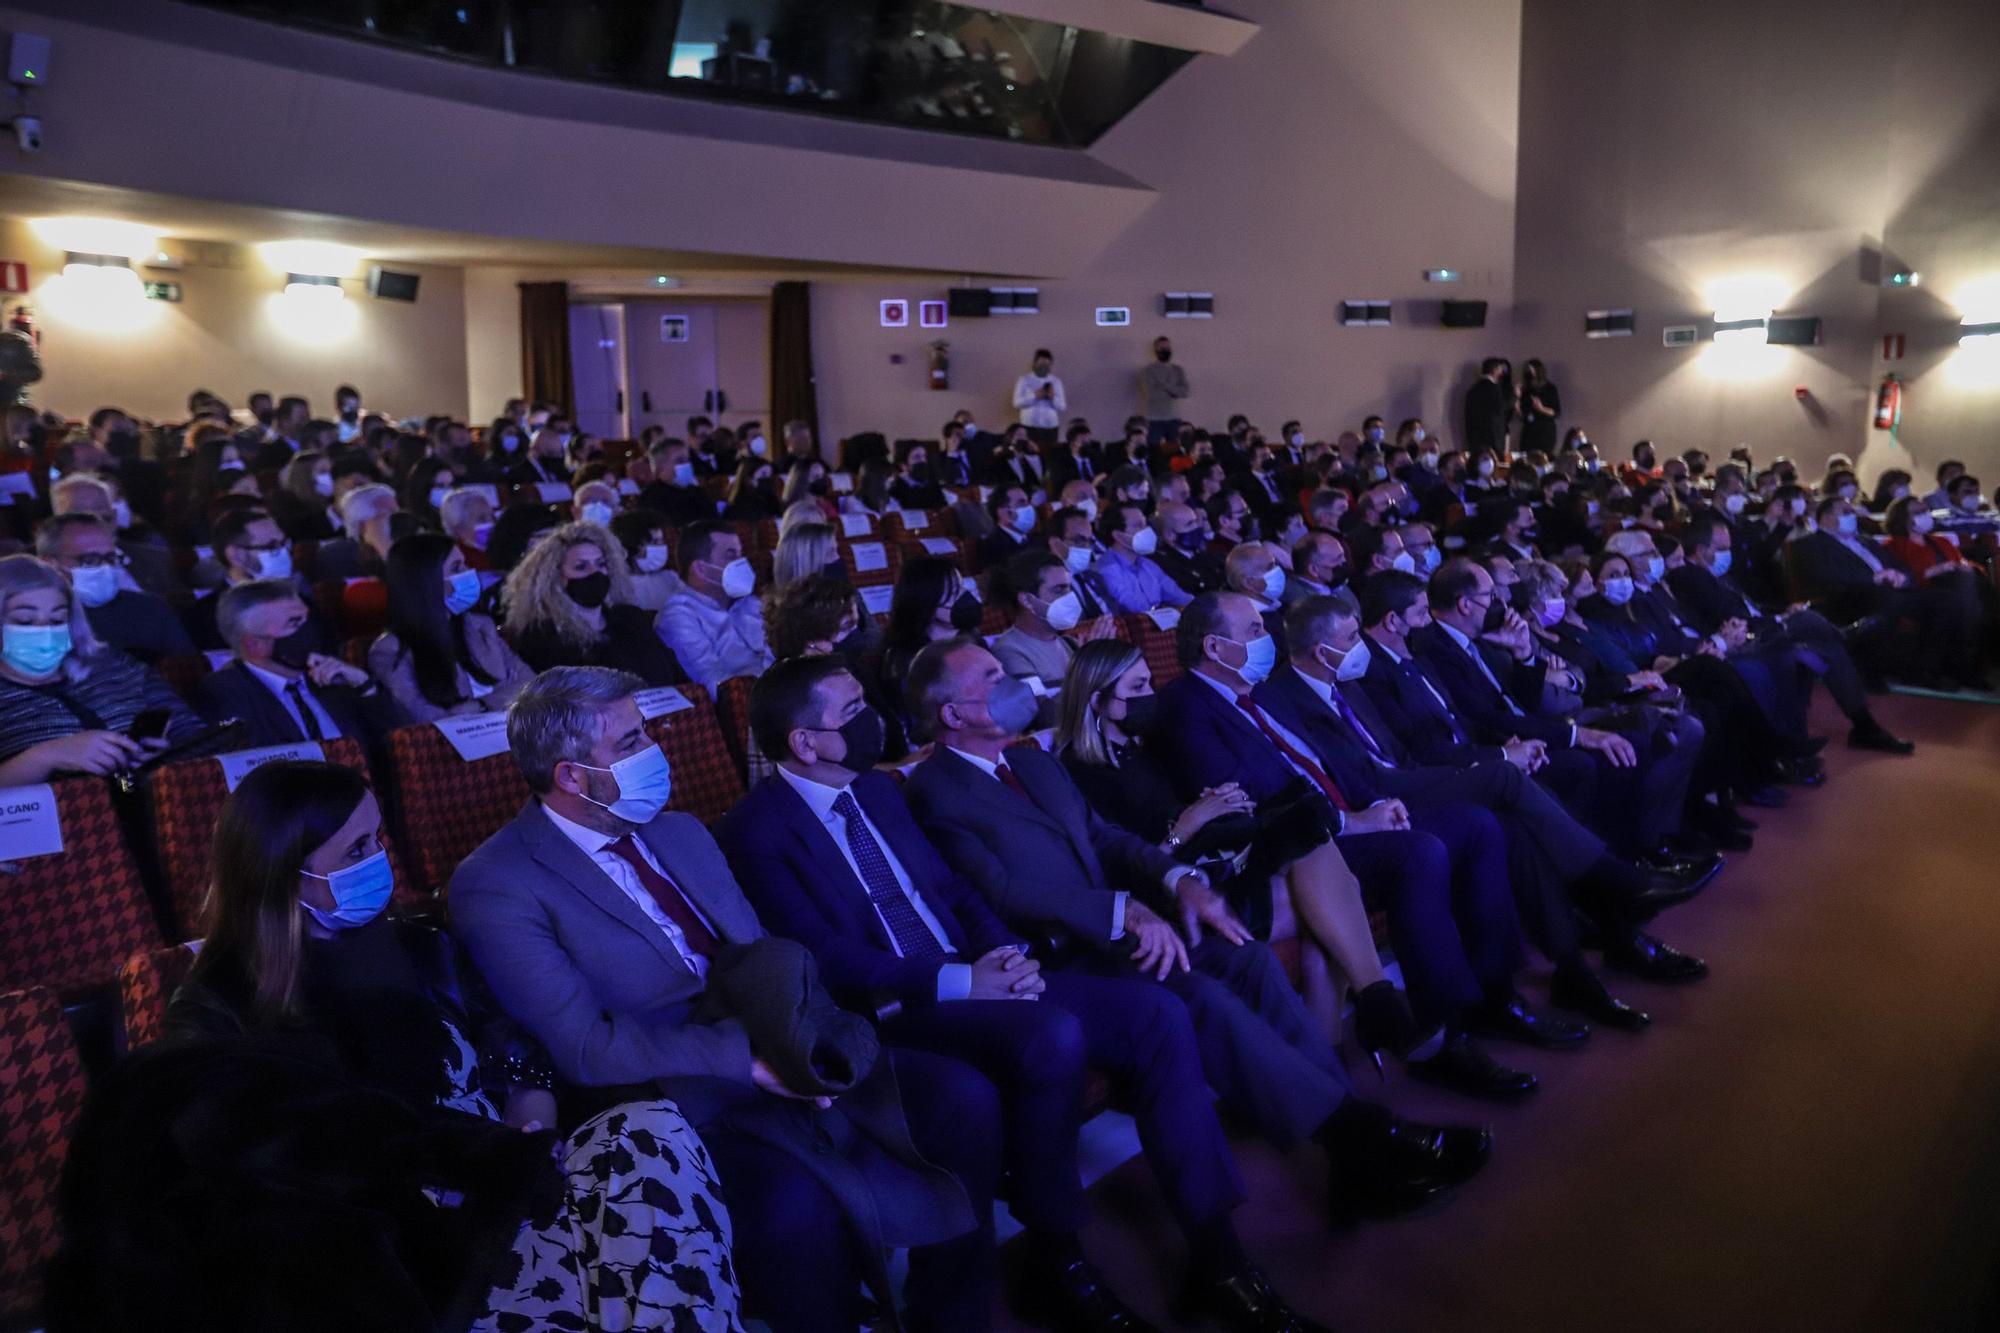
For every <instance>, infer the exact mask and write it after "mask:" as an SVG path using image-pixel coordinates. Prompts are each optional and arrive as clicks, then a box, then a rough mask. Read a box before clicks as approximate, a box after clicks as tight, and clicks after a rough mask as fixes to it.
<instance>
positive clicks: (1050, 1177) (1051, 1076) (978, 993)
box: [716, 557, 1275, 1330]
mask: <svg viewBox="0 0 2000 1333" xmlns="http://www.w3.org/2000/svg"><path fill="white" fill-rule="evenodd" d="M1044 558H1046V557H1044ZM750 726H751V730H752V732H753V733H754V734H755V735H756V736H757V738H758V746H759V748H760V749H761V751H762V752H763V753H764V754H766V755H770V756H772V757H773V758H776V759H777V761H778V772H777V775H776V776H774V777H770V778H766V779H765V780H764V781H763V782H760V783H759V784H757V786H755V787H753V788H752V789H751V791H750V794H749V795H748V796H747V797H746V798H745V799H744V801H743V802H742V804H740V805H738V806H737V807H736V808H735V809H734V810H732V811H730V812H729V814H728V815H727V816H726V817H725V818H724V819H723V820H722V822H721V823H720V824H719V825H718V826H717V828H716V837H717V840H718V841H719V842H720V843H721V844H722V849H723V852H724V853H725V854H726V855H727V856H728V857H729V862H730V867H731V869H733V870H734V871H735V872H736V875H737V878H738V880H739V882H740V883H741V884H742V885H743V891H744V893H745V894H746V895H747V896H748V897H749V899H750V901H751V903H752V904H753V905H754V906H755V907H756V908H757V910H758V914H759V916H761V917H762V918H763V920H764V921H766V922H767V923H769V925H770V926H771V928H772V929H773V930H775V931H777V932H779V933H780V934H784V935H789V936H791V937H793V938H795V939H797V940H799V941H801V942H803V943H804V944H806V945H807V946H808V947H809V948H811V949H812V951H813V953H814V954H815V955H816V956H817V957H818V958H819V960H820V968H821V975H822V977H824V979H825V982H826V985H827V988H828V989H829V990H830V991H832V992H833V995H834V998H835V999H837V1000H839V1001H840V1002H841V1003H843V1004H845V1005H847V1006H848V1007H849V1008H852V1009H857V1010H859V1011H861V1012H863V1013H878V1014H881V1015H882V1017H881V1020H880V1024H881V1026H880V1030H881V1033H882V1036H883V1038H884V1040H886V1041H887V1042H889V1043H890V1044H891V1045H892V1046H897V1047H907V1048H910V1049H914V1050H922V1051H929V1052H931V1053H932V1054H933V1055H935V1056H938V1057H944V1058H949V1059H952V1060H957V1061H961V1062H963V1063H965V1064H968V1065H971V1066H972V1067H973V1068H975V1069H977V1070H979V1072H980V1073H981V1074H983V1075H984V1076H985V1077H986V1078H987V1079H988V1080H989V1081H990V1082H992V1083H993V1084H994V1085H995V1087H996V1088H997V1089H998V1090H999V1092H998V1096H999V1098H1000V1102H1001V1108H1002V1135H1003V1137H1002V1142H1003V1144H1004V1149H1003V1160H1004V1163H1005V1167H1006V1170H1007V1173H1008V1175H1009V1176H1010V1177H1011V1178H1012V1180H1013V1182H1014V1194H1013V1197H1012V1199H1011V1204H1012V1207H1013V1211H1014V1215H1015V1216H1016V1217H1017V1218H1019V1219H1020V1221H1021V1224H1022V1225H1023V1226H1024V1227H1026V1228H1027V1231H1028V1248H1029V1252H1030V1261H1029V1265H1028V1271H1027V1272H1026V1273H1025V1274H1023V1281H1022V1282H1021V1284H1020V1288H1019V1290H1020V1296H1021V1302H1020V1303H1021V1304H1022V1305H1023V1306H1024V1307H1026V1308H1025V1311H1024V1312H1025V1313H1027V1314H1028V1316H1029V1317H1030V1318H1033V1319H1034V1320H1035V1322H1038V1323H1054V1324H1055V1325H1057V1326H1058V1327H1061V1328H1066V1329H1077V1330H1088V1329H1102V1330H1111V1329H1129V1328H1136V1327H1138V1324H1137V1318H1136V1316H1134V1315H1133V1314H1132V1313H1131V1311H1130V1310H1128V1309H1127V1308H1126V1307H1125V1305H1124V1304H1123V1302H1121V1301H1120V1300H1119V1299H1118V1298H1117V1297H1116V1296H1115V1295H1113V1294H1112V1293H1111V1292H1110V1290H1109V1289H1108V1288H1106V1287H1105V1286H1104V1285H1103V1283H1102V1280H1101V1279H1100V1278H1099V1277H1098V1276H1097V1273H1096V1271H1095V1269H1094V1268H1093V1267H1092V1266H1091V1264H1090V1262H1089V1260H1088V1259H1086V1258H1085V1257H1084V1254H1083V1250H1082V1247H1081V1246H1080V1245H1079V1244H1078V1241H1077V1228H1078V1225H1079V1223H1080V1221H1081V1218H1082V1210H1083V1191H1082V1186H1081V1184H1080V1183H1079V1178H1078V1171H1077V1155H1076V1154H1077V1147H1076V1140H1077V1128H1078V1123H1077V1110H1078V1105H1079V1103H1080V1101H1081V1099H1082V1095H1083V1085H1084V1074H1085V1069H1086V1066H1094V1067H1096V1068H1099V1069H1102V1070H1104V1071H1106V1072H1107V1073H1110V1074H1112V1075H1113V1076H1114V1077H1116V1078H1117V1080H1118V1082H1119V1083H1120V1085H1121V1086H1122V1087H1123V1088H1124V1089H1126V1090H1127V1091H1129V1092H1130V1094H1131V1096H1132V1100H1133V1103H1134V1107H1135V1114H1136V1115H1137V1118H1138V1122H1139V1138H1140V1142H1141V1143H1142V1144H1144V1145H1145V1147H1146V1151H1147V1153H1148V1155H1149V1158H1150V1159H1151V1161H1152V1164H1153V1168H1154V1171H1155V1173H1156V1174H1157V1176H1158V1177H1159V1181H1160V1185H1161V1188H1162V1190H1163V1191H1164V1192H1165V1194H1166V1196H1167V1198H1168V1200H1169V1203H1170V1205H1171V1207H1172V1209H1173V1212H1174V1216H1175V1219H1176V1220H1177V1221H1178V1222H1179V1223H1180V1224H1181V1226H1182V1228H1183V1230H1184V1231H1185V1233H1186V1235H1187V1237H1188V1259H1189V1263H1190V1265H1191V1267H1192V1271H1193V1272H1194V1273H1195V1274H1196V1275H1197V1276H1196V1277H1195V1279H1194V1281H1193V1282H1192V1284H1191V1287H1192V1294H1194V1295H1195V1296H1196V1297H1197V1299H1198V1301H1199V1303H1200V1304H1201V1305H1203V1306H1204V1307H1207V1308H1209V1309H1210V1310H1211V1311H1212V1312H1213V1313H1214V1314H1215V1315H1216V1317H1217V1318H1218V1319H1219V1320H1220V1321H1221V1322H1222V1323H1224V1324H1225V1325H1228V1326H1231V1327H1241V1328H1266V1327H1269V1326H1270V1320H1269V1319H1265V1320H1263V1321H1262V1322H1260V1321H1259V1319H1258V1317H1257V1316H1258V1309H1257V1307H1258V1306H1259V1305H1260V1304H1262V1303H1264V1302H1266V1301H1275V1298H1273V1297H1270V1295H1269V1288H1268V1284H1267V1283H1266V1282H1265V1281H1264V1279H1263V1277H1262V1275H1261V1274H1259V1273H1258V1272H1257V1270H1256V1269H1254V1268H1252V1267H1251V1266H1250V1265H1249V1262H1248V1260H1247V1259H1246V1258H1245V1257H1244V1255H1243V1249H1242V1246H1241V1244H1240V1243H1239V1242H1238V1241H1237V1239H1236V1234H1235V1230H1234V1228H1233V1226H1232V1225H1231V1223H1230V1212H1231V1210H1232V1209H1234V1208H1235V1206H1236V1205H1237V1204H1238V1203H1240V1202H1241V1201H1242V1199H1243V1189H1242V1185H1241V1183H1240V1181H1239V1180H1238V1178H1237V1174H1236V1168H1235V1163H1234V1161H1233V1160H1232V1159H1231V1157H1230V1153H1229V1147H1228V1144H1227V1143H1226V1142H1225V1140H1224V1137H1223V1133H1222V1126H1221V1124H1220V1122H1219V1121H1217V1119H1216V1117H1215V1108H1214V1103H1213V1101H1212V1100H1211V1098H1210V1095H1209V1091H1208V1084H1207V1081H1206V1080H1205V1079H1204V1078H1203V1076H1202V1070H1201V1050H1200V1048H1199V1047H1198V1046H1197V1045H1196V1044H1195V1036H1194V1029H1193V1028H1192V1026H1190V1024H1189V1023H1188V1017H1187V1009H1186V1007H1185V1006H1184V1005H1182V1004H1181V1002H1180V1001H1179V1000H1176V999H1175V998H1174V997H1173V996H1172V995H1170V994H1168V993H1167V992H1166V991H1165V990H1164V989H1162V988H1161V987H1158V986H1151V985H1148V984H1146V983H1145V982H1144V981H1142V980H1140V979H1138V978H1136V977H1108V976H1092V975H1089V974H1086V973H1082V972H1077V971H1073V970H1071V971H1062V972H1054V971H1051V972H1043V971H1042V969H1041V965H1040V963H1039V962H1038V961H1036V960H1035V959H1033V958H1031V957H1030V956H1029V954H1028V947H1029V946H1028V945H1027V944H1026V943H1024V942H1023V941H1021V940H1020V939H1019V937H1017V936H1016V935H1015V934H1014V933H1013V932H1012V931H1010V930H1009V929H1008V928H1007V927H1006V926H1005V925H1003V924H1001V922H1000V919H999V918H998V917H997V916H995V915H994V914H993V909H992V908H991V907H989V906H988V905H987V903H986V900H985V899H984V898H982V897H981V896H980V895H979V892H978V890H976V889H974V888H973V887H972V886H971V885H970V884H968V883H967V882H966V881H965V879H964V878H963V877H962V876H960V875H956V874H954V873H953V872H952V871H951V870H950V869H949V868H948V867H947V866H946V865H945V863H944V861H943V859H942V858H941V857H939V855H938V854H937V851H936V849H935V848H933V847H932V846H931V844H930V843H929V842H928V841H927V840H926V839H925V837H924V835H923V833H922V832H921V831H920V830H919V829H918V828H917V824H916V821H915V820H914V819H913V818H912V817H911V815H910V812H909V808H908V807H907V806H906V805H904V803H903V797H902V793H901V791H900V790H899V789H898V786H897V784H896V782H895V781H894V780H893V779H892V778H890V777H889V776H887V775H885V774H883V773H879V772H876V771H874V765H875V762H876V761H877V760H878V759H879V758H880V757H881V752H882V734H883V733H882V719H881V717H880V715H879V714H877V713H876V712H875V710H874V709H873V708H870V707H869V706H868V705H867V703H866V701H865V700H864V699H863V697H862V689H861V683H860V682H859V681H858V680H856V679H855V678H854V676H853V675H852V674H850V672H849V671H848V669H847V663H846V662H845V661H844V660H843V659H841V658H838V657H805V658H796V659H793V660H791V661H788V662H781V663H779V664H778V665H777V666H775V667H773V668H772V669H771V670H770V671H768V672H766V673H765V674H764V675H763V677H762V678H760V679H759V680H758V682H757V687H756V689H755V690H754V691H753V692H752V693H751V696H750ZM1023 1000H1040V1001H1041V1002H1040V1003H1036V1004H1024V1003H1020V1001H1023Z"/></svg>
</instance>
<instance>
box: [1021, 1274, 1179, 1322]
mask: <svg viewBox="0 0 2000 1333" xmlns="http://www.w3.org/2000/svg"><path fill="white" fill-rule="evenodd" d="M1019 1292H1020V1294H1019V1296H1018V1298H1017V1300H1016V1301H1015V1304H1016V1306H1017V1307H1018V1308H1019V1311H1020V1314H1021V1317H1022V1318H1023V1319H1025V1320H1027V1321H1028V1322H1029V1323H1031V1324H1036V1325H1039V1326H1040V1327H1043V1328H1053V1329H1056V1330H1057V1333H1159V1330H1158V1329H1156V1328H1154V1327H1153V1326H1152V1325H1151V1324H1149V1323H1147V1322H1146V1321H1145V1320H1143V1319H1141V1318H1140V1317H1139V1316H1138V1315H1136V1314H1134V1313H1133V1312H1132V1310H1131V1308H1130V1307H1129V1306H1127V1305H1126V1304H1125V1302H1124V1301H1121V1300H1119V1299H1118V1293H1116V1292H1114V1291H1112V1290H1111V1288H1109V1287H1107V1286H1105V1285H1104V1276H1103V1274H1101V1273H1099V1272H1098V1271H1097V1265H1095V1264H1093V1263H1091V1262H1090V1260H1088V1259H1077V1260H1074V1261H1072V1262H1070V1263H1067V1264H1064V1265H1062V1266H1060V1267H1057V1266H1055V1265H1053V1264H1050V1265H1044V1266H1041V1267H1039V1268H1037V1269H1036V1270H1035V1271H1034V1272H1032V1273H1030V1274H1028V1275H1027V1276H1026V1279H1025V1280H1024V1281H1023V1282H1022V1283H1021V1285H1020V1289H1019Z"/></svg>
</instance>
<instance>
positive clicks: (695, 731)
mask: <svg viewBox="0 0 2000 1333" xmlns="http://www.w3.org/2000/svg"><path fill="white" fill-rule="evenodd" d="M675 688H676V689H678V690H680V692H681V693H682V694H684V695H686V696H687V697H688V698H689V699H691V700H693V701H694V707H693V708H685V709H682V710H681V711H680V712H678V713H668V714H667V715H666V716H664V717H656V718H654V719H653V720H652V721H651V722H648V723H647V724H646V732H647V734H648V735H650V736H651V737H652V738H653V739H654V740H656V741H658V742H659V743H660V746H661V748H662V749H664V750H665V751H666V752H667V758H668V760H669V761H671V762H672V764H673V767H674V790H673V798H672V800H671V801H670V802H669V803H668V808H669V809H673V810H679V811H682V812H683V813H685V814H690V815H693V816H694V817H695V818H696V819H699V820H700V821H701V822H702V823H704V824H711V823H714V822H715V821H716V820H718V819H720V818H721V817H722V816H723V815H724V814H726V813H728V811H729V809H730V807H732V806H734V805H735V804H736V803H737V802H738V801H740V800H742V799H743V775H742V774H741V773H739V772H738V771H737V769H736V760H735V758H734V757H733V756H732V755H731V754H730V752H729V745H728V743H727V742H726V741H724V740H723V739H722V720H721V714H720V713H719V712H718V711H717V710H716V707H715V705H714V704H713V703H711V702H709V698H708V691H706V690H704V689H702V688H701V686H699V685H679V686H676V687H675Z"/></svg>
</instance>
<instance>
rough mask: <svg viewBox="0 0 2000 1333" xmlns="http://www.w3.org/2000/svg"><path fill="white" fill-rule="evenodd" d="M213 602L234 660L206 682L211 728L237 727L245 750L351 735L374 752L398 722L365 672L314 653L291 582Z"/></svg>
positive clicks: (242, 588) (246, 586) (243, 589)
mask: <svg viewBox="0 0 2000 1333" xmlns="http://www.w3.org/2000/svg"><path fill="white" fill-rule="evenodd" d="M215 600H216V608H215V623H216V629H217V631H218V632H219V633H220V634H221V635H222V639H223V642H225V643H226V644H228V645H229V650H230V652H231V653H232V654H233V655H234V657H235V661H233V662H231V663H230V664H229V665H228V666H225V667H223V668H221V669H220V670H217V671H211V672H209V673H208V674H206V675H204V676H203V677H202V678H201V681H200V683H199V684H197V685H196V686H195V707H196V708H198V709H199V710H200V711H201V714H202V716H203V717H204V718H206V719H207V720H208V723H209V725H211V726H218V727H219V726H221V725H223V724H224V723H226V722H229V721H231V720H234V721H235V722H236V723H237V725H238V739H239V741H240V744H241V745H242V746H243V747H245V748H254V747H257V746H264V745H292V744H297V743H298V742H301V741H330V740H334V739H337V738H338V737H341V736H350V737H353V738H354V739H355V740H358V741H360V742H361V744H362V746H363V747H364V748H366V749H369V750H371V751H372V750H375V749H376V748H377V747H379V746H380V744H381V743H382V740H383V738H384V736H385V735H386V733H387V732H388V731H389V730H390V728H392V727H394V726H395V725H397V723H398V722H399V721H400V720H401V719H400V718H399V717H398V716H397V710H396V705H395V702H394V700H393V699H392V698H390V697H389V695H388V694H387V693H386V692H384V691H383V689H382V688H381V686H380V685H379V684H378V683H377V682H376V681H375V680H373V679H371V678H370V677H369V675H368V673H367V672H366V671H363V670H362V669H361V668H360V667H357V666H354V665H353V664H351V663H348V662H343V661H342V660H340V659H339V658H338V657H332V656H329V655H328V654H326V653H323V652H318V651H315V650H314V649H313V648H312V647H311V642H312V629H311V627H310V625H309V624H308V621H307V613H306V604H305V603H304V602H303V601H302V600H300V598H299V593H298V588H297V587H296V586H295V585H294V584H293V583H292V582H291V581H290V580H289V579H253V580H252V581H250V582H248V583H239V584H237V585H235V586H233V587H231V588H229V589H227V590H226V591H224V592H222V593H220V594H218V595H217V596H216V599H215Z"/></svg>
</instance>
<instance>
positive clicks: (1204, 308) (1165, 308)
mask: <svg viewBox="0 0 2000 1333" xmlns="http://www.w3.org/2000/svg"><path fill="white" fill-rule="evenodd" d="M1160 313H1161V314H1162V315H1165V316H1166V317H1167V318H1168V319H1214V318H1215V293H1214V292H1161V293H1160Z"/></svg>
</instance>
